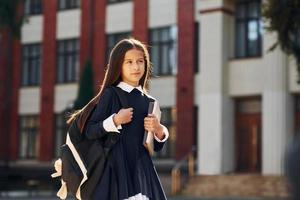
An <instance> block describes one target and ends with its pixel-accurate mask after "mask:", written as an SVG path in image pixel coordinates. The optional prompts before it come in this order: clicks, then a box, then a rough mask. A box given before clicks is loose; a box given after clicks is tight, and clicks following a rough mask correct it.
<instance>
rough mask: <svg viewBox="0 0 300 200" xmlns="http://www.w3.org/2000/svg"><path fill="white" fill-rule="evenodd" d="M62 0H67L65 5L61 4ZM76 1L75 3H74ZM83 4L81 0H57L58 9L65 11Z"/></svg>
mask: <svg viewBox="0 0 300 200" xmlns="http://www.w3.org/2000/svg"><path fill="white" fill-rule="evenodd" d="M61 1H65V7H62V6H61V3H60V2H61ZM73 2H75V4H72V3H73ZM80 6H81V0H57V10H58V11H65V10H72V9H78V8H80Z"/></svg>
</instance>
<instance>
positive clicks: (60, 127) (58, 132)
mask: <svg viewBox="0 0 300 200" xmlns="http://www.w3.org/2000/svg"><path fill="white" fill-rule="evenodd" d="M66 120H67V119H66V115H65V112H62V113H56V114H55V122H54V124H55V142H54V155H55V156H56V157H59V156H60V155H59V153H60V151H59V150H60V147H61V146H62V145H63V144H65V140H66V135H67V131H68V125H67V122H66Z"/></svg>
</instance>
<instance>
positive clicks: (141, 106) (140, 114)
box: [86, 88, 166, 200]
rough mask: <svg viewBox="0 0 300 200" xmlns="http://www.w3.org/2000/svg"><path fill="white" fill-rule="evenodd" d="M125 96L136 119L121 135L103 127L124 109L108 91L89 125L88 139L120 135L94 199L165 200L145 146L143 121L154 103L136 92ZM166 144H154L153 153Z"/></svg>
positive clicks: (105, 92)
mask: <svg viewBox="0 0 300 200" xmlns="http://www.w3.org/2000/svg"><path fill="white" fill-rule="evenodd" d="M124 93H125V95H126V97H127V101H128V104H129V106H130V107H132V108H133V118H132V121H131V122H130V123H128V124H123V125H122V129H121V132H120V133H109V132H106V131H105V129H104V128H103V120H105V119H106V118H108V117H109V116H110V115H111V114H113V113H117V112H118V111H119V110H120V109H121V106H120V103H119V102H118V99H117V97H116V96H115V95H114V94H113V92H112V91H110V89H109V88H107V89H106V90H105V91H104V93H103V95H102V97H101V99H100V103H99V104H98V105H97V107H96V109H95V111H94V112H93V113H92V115H91V117H90V119H89V120H88V123H87V128H86V135H87V137H90V138H97V137H102V136H103V135H105V134H120V138H119V141H118V142H117V143H116V144H115V146H114V147H113V148H112V150H111V152H110V155H109V159H108V162H107V164H106V167H105V169H104V172H103V175H102V177H101V179H100V181H99V183H98V185H97V186H96V189H95V193H94V197H93V199H94V200H124V199H130V200H131V199H134V200H148V199H149V200H164V199H166V196H165V194H164V191H163V189H162V186H161V183H160V181H159V178H158V175H157V173H156V170H155V167H154V165H153V163H152V159H151V157H150V155H149V153H148V151H147V150H146V148H145V147H144V146H143V135H144V132H145V130H144V118H145V117H146V116H147V112H148V105H149V102H150V101H154V100H153V99H152V98H149V97H148V96H147V95H144V94H143V93H141V92H140V91H139V90H137V89H133V90H132V91H131V92H130V93H128V92H124ZM99 127H100V129H99ZM99 130H100V131H99ZM163 145H164V143H163V142H157V141H154V150H155V151H159V150H160V149H161V148H162V147H163Z"/></svg>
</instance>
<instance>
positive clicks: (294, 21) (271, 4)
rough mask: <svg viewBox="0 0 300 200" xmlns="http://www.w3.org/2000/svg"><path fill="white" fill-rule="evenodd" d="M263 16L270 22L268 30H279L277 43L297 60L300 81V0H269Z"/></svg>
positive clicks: (265, 5) (273, 47) (272, 47)
mask: <svg viewBox="0 0 300 200" xmlns="http://www.w3.org/2000/svg"><path fill="white" fill-rule="evenodd" d="M262 13H263V16H264V18H265V20H266V21H268V22H269V26H268V27H266V30H268V31H275V32H277V40H278V42H277V43H275V44H274V45H272V46H271V48H270V49H269V50H270V51H272V50H274V49H275V48H276V46H277V45H280V47H281V49H282V50H283V51H284V52H285V53H287V54H288V55H293V56H295V58H296V61H297V70H298V83H300V0H268V1H266V3H265V4H264V5H263V12H262Z"/></svg>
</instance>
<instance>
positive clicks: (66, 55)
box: [56, 39, 79, 83]
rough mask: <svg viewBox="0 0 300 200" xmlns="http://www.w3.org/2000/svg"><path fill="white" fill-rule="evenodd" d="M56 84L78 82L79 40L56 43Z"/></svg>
mask: <svg viewBox="0 0 300 200" xmlns="http://www.w3.org/2000/svg"><path fill="white" fill-rule="evenodd" d="M56 72H57V75H56V81H57V83H70V82H75V81H77V80H78V73H79V40H78V39H68V40H61V41H58V45H57V71H56Z"/></svg>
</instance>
